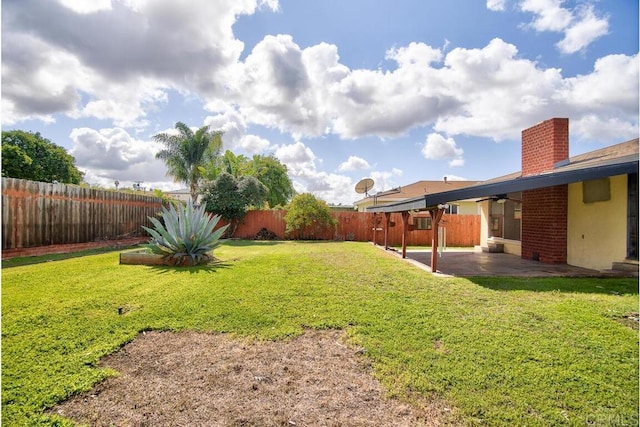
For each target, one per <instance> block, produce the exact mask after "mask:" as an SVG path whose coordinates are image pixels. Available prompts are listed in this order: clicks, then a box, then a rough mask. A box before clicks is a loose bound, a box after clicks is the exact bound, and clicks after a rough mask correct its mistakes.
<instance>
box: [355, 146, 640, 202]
mask: <svg viewBox="0 0 640 427" xmlns="http://www.w3.org/2000/svg"><path fill="white" fill-rule="evenodd" d="M630 142H631V141H630ZM635 143H636V147H637V143H638V140H635ZM637 172H638V154H637V151H636V154H628V155H625V156H622V157H616V158H604V159H602V158H592V159H587V160H584V161H571V159H570V160H568V161H567V162H565V164H562V163H561V164H559V165H556V168H554V169H553V170H552V171H550V172H547V173H543V174H540V175H531V176H522V175H521V174H520V173H519V172H517V173H514V174H510V175H505V176H502V177H500V178H495V179H492V180H488V181H483V182H482V183H481V184H477V185H472V186H469V187H464V188H460V189H458V190H451V191H444V192H442V193H434V194H426V195H424V196H420V197H415V198H412V199H407V200H403V201H401V202H396V203H390V204H386V205H375V206H369V207H368V208H367V212H380V213H384V212H389V213H391V212H405V211H413V210H427V209H433V208H436V207H438V205H442V204H445V203H449V202H454V201H456V200H465V199H474V198H481V197H491V196H497V195H500V194H508V193H515V192H519V191H525V190H535V189H538V188H545V187H553V186H555V185H562V184H570V183H573V182H581V181H588V180H591V179H598V178H607V177H610V176H615V175H624V174H629V173H637Z"/></svg>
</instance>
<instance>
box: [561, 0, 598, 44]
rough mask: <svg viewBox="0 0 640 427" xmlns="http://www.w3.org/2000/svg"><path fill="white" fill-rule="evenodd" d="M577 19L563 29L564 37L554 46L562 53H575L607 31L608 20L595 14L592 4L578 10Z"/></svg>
mask: <svg viewBox="0 0 640 427" xmlns="http://www.w3.org/2000/svg"><path fill="white" fill-rule="evenodd" d="M578 16H579V18H578V20H577V21H576V22H573V23H572V24H571V26H570V27H569V28H567V29H566V31H565V36H564V39H562V40H560V41H559V42H558V43H557V45H556V46H558V49H560V52H562V53H575V52H578V51H580V50H582V49H584V48H586V47H587V46H589V45H590V44H591V43H592V42H593V41H595V40H596V39H599V38H600V37H602V36H604V35H606V34H607V33H608V32H609V21H608V20H607V19H606V18H599V17H597V16H596V15H595V13H594V11H593V6H592V5H587V6H584V7H583V8H582V9H580V10H579V11H578Z"/></svg>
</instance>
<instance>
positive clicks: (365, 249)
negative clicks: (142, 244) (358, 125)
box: [2, 242, 639, 426]
mask: <svg viewBox="0 0 640 427" xmlns="http://www.w3.org/2000/svg"><path fill="white" fill-rule="evenodd" d="M216 256H218V257H219V258H221V259H222V260H223V261H224V264H223V265H222V266H221V267H219V268H217V269H215V270H212V269H208V268H203V267H196V268H176V269H170V268H159V267H155V268H154V267H145V266H120V265H118V252H107V253H102V254H93V255H87V256H84V257H74V258H69V259H66V260H57V261H51V262H42V263H34V264H31V265H20V266H9V265H8V263H4V264H3V267H4V268H3V270H2V422H3V425H7V426H11V425H29V426H31V425H38V424H42V425H52V424H56V423H60V420H59V419H55V418H48V417H47V416H45V415H43V411H44V410H45V409H46V408H47V407H50V406H52V405H54V404H55V403H56V402H59V401H61V400H64V399H65V398H66V397H68V396H70V395H71V394H74V393H77V392H79V391H82V390H88V389H90V388H91V387H92V386H93V385H94V384H95V383H96V382H98V381H100V380H102V379H104V378H106V377H108V376H110V375H114V374H115V373H114V372H112V371H109V370H105V369H98V368H96V364H97V362H98V361H99V360H100V358H101V357H103V356H105V355H107V354H109V353H111V352H113V351H114V350H116V349H118V348H119V347H121V346H122V345H123V344H125V343H126V342H128V341H130V340H132V339H133V338H134V337H135V336H136V334H137V333H138V332H139V331H141V330H146V329H161V330H182V329H194V330H203V331H220V332H229V333H233V334H237V335H245V336H251V337H256V338H260V339H283V338H286V337H289V336H295V335H298V334H300V333H302V331H303V328H304V327H312V328H344V329H345V330H347V332H348V335H349V337H350V339H351V340H352V341H353V342H354V344H356V345H359V346H362V347H364V348H365V349H366V352H365V354H366V357H369V358H371V360H372V361H373V363H374V367H375V373H376V375H377V376H378V377H379V378H380V380H381V381H382V383H383V385H384V386H385V387H386V389H387V390H388V392H389V394H390V395H393V396H399V397H400V398H403V399H409V400H410V399H412V398H415V397H416V396H417V397H420V396H424V397H428V396H439V397H442V398H444V399H445V400H446V401H448V403H449V404H450V405H452V407H454V408H455V409H454V411H453V412H452V413H453V415H452V417H453V418H452V420H451V421H453V422H454V423H462V424H476V423H478V424H480V423H481V424H483V425H491V426H496V425H498V426H499V425H505V426H511V425H528V426H535V425H540V426H546V425H562V424H567V425H573V424H575V425H585V424H587V425H608V424H615V423H616V422H617V423H618V424H620V425H625V424H624V423H625V422H626V423H628V424H629V425H633V424H637V420H638V418H637V413H638V398H639V396H638V374H639V372H638V331H637V330H636V329H633V328H632V327H630V326H629V324H628V322H627V324H624V323H623V322H621V321H620V319H621V318H623V317H624V316H625V315H626V314H628V313H631V312H636V311H637V310H638V282H637V279H607V280H605V279H545V280H539V279H502V278H489V279H487V278H484V279H480V278H478V279H473V280H469V279H454V278H437V277H433V276H432V275H430V274H428V273H425V272H424V271H422V270H419V269H417V268H415V267H412V266H411V265H409V264H406V263H404V262H401V261H399V260H398V259H396V258H394V257H392V256H390V255H389V254H386V253H384V252H383V251H380V250H378V249H376V248H374V247H372V246H371V245H369V244H366V243H353V242H344V243H333V242H329V243H320V242H319V243H295V242H230V243H225V244H223V245H222V246H221V247H220V248H219V249H217V250H216ZM16 264H17V263H16ZM118 307H122V308H123V310H124V314H123V315H118ZM597 423H599V424H597Z"/></svg>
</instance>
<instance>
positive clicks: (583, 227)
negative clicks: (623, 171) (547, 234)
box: [567, 175, 627, 270]
mask: <svg viewBox="0 0 640 427" xmlns="http://www.w3.org/2000/svg"><path fill="white" fill-rule="evenodd" d="M610 185H611V187H610V188H611V199H610V200H607V201H602V202H594V203H583V201H582V200H583V199H582V183H581V182H578V183H575V184H569V202H568V221H567V264H570V265H575V266H578V267H585V268H593V269H599V270H602V269H610V268H611V264H612V263H613V262H618V261H622V260H624V259H625V257H626V251H627V176H626V175H618V176H614V177H611V178H610Z"/></svg>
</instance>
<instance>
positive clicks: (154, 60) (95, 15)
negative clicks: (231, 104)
mask: <svg viewBox="0 0 640 427" xmlns="http://www.w3.org/2000/svg"><path fill="white" fill-rule="evenodd" d="M80 3H82V4H80ZM64 4H65V5H63V4H61V3H58V2H52V1H49V0H24V1H20V2H9V3H6V4H3V10H2V21H3V22H2V23H3V34H2V35H3V37H2V42H3V43H2V49H3V63H2V80H3V94H2V95H3V121H4V122H5V123H15V122H17V121H20V120H24V119H26V118H29V117H42V118H48V117H50V116H51V115H52V114H55V113H62V114H69V115H72V116H74V117H83V116H92V117H98V118H101V119H112V120H114V122H115V124H117V125H121V126H140V125H145V122H144V116H145V112H146V111H147V110H148V109H149V108H150V107H152V106H153V105H155V104H157V103H159V102H165V101H166V98H165V93H166V91H167V90H169V89H178V90H181V91H185V92H192V93H198V94H199V95H200V96H208V95H214V94H220V93H222V91H224V90H225V89H224V85H225V78H226V75H225V72H226V70H227V69H228V68H229V67H232V66H233V65H235V64H236V62H237V60H238V58H239V56H240V53H241V52H242V49H243V48H244V44H243V43H242V42H241V41H239V40H237V39H236V38H235V37H234V35H233V31H232V25H233V24H234V23H235V20H236V19H237V17H238V16H239V15H245V14H252V13H254V12H255V10H256V8H257V7H258V3H257V2H256V1H255V0H254V1H252V0H243V1H235V0H221V1H215V2H211V1H207V0H200V1H198V2H196V1H191V0H189V1H186V0H175V1H174V0H170V1H160V0H157V1H147V0H128V1H118V2H113V3H109V2H107V1H104V2H99V1H98V2H91V3H85V2H71V1H66V0H65V1H64ZM260 4H261V5H265V6H266V7H269V8H272V9H274V8H277V6H278V4H277V2H276V1H268V2H264V1H263V2H260ZM70 7H71V8H70ZM169 28H171V31H168V29H169ZM5 85H6V86H7V88H5ZM81 101H83V102H84V105H79V104H80V102H81Z"/></svg>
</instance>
